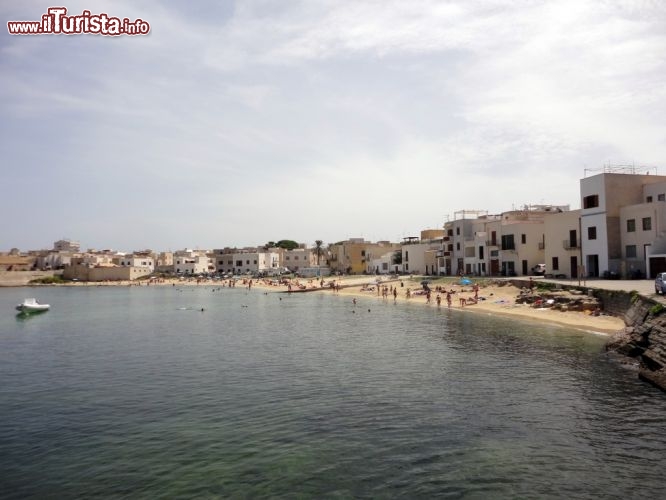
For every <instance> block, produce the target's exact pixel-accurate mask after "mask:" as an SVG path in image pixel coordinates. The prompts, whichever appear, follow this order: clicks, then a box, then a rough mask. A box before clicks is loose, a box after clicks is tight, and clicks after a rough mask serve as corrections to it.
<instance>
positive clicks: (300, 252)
mask: <svg viewBox="0 0 666 500" xmlns="http://www.w3.org/2000/svg"><path fill="white" fill-rule="evenodd" d="M280 258H281V260H280V266H281V267H286V268H287V269H289V270H290V271H294V272H298V271H299V270H301V269H303V268H306V267H313V266H316V265H317V257H316V256H315V255H314V252H313V251H312V250H311V249H308V248H294V249H293V250H284V251H283V252H281V254H280Z"/></svg>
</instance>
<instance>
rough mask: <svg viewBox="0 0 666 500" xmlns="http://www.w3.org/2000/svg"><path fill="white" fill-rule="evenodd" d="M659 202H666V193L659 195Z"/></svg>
mask: <svg viewBox="0 0 666 500" xmlns="http://www.w3.org/2000/svg"><path fill="white" fill-rule="evenodd" d="M657 201H666V193H661V194H658V195H657Z"/></svg>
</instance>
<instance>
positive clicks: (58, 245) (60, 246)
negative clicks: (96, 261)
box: [53, 240, 81, 252]
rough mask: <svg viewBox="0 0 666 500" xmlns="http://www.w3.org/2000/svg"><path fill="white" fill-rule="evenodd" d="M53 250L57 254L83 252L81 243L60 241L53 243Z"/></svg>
mask: <svg viewBox="0 0 666 500" xmlns="http://www.w3.org/2000/svg"><path fill="white" fill-rule="evenodd" d="M53 250H55V251H56V252H78V251H80V250H81V243H79V242H78V241H72V240H58V241H56V242H55V243H53Z"/></svg>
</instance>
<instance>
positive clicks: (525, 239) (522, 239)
mask: <svg viewBox="0 0 666 500" xmlns="http://www.w3.org/2000/svg"><path fill="white" fill-rule="evenodd" d="M520 242H521V243H522V244H523V245H524V244H525V243H527V235H526V234H521V235H520Z"/></svg>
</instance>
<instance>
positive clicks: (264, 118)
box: [0, 0, 666, 251]
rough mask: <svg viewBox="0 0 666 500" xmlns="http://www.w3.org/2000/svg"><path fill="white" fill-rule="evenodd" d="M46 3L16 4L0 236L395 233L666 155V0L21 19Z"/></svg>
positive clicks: (219, 238) (5, 65) (206, 237)
mask: <svg viewBox="0 0 666 500" xmlns="http://www.w3.org/2000/svg"><path fill="white" fill-rule="evenodd" d="M51 5H52V4H51V3H48V2H47V3H45V2H35V1H28V0H25V1H22V2H11V3H10V2H3V3H2V4H0V14H1V15H2V19H3V26H2V31H0V154H1V158H0V165H1V171H0V174H1V175H0V188H1V195H0V210H1V213H2V217H1V218H0V251H7V250H9V249H10V248H11V247H18V248H20V249H22V250H26V249H31V248H48V247H50V246H51V244H52V242H53V241H54V240H57V239H60V238H63V237H66V238H71V239H75V240H79V241H80V242H81V244H82V246H83V247H84V248H88V247H94V248H114V249H117V250H125V251H130V250H133V249H141V248H152V249H155V250H167V249H172V250H175V249H178V248H184V247H195V248H196V247H198V248H218V247H223V246H244V245H260V244H263V243H265V242H267V241H268V240H278V239H293V240H297V241H300V242H304V243H308V244H312V243H313V242H314V240H316V239H322V240H324V241H325V242H326V243H330V242H335V241H339V240H342V239H346V238H349V237H365V238H366V239H370V240H393V241H398V240H400V239H401V238H402V237H404V236H412V235H418V233H419V231H420V230H421V229H424V228H433V227H441V226H442V224H443V223H444V221H445V220H446V217H447V216H452V215H453V213H454V211H456V210H461V209H484V210H488V211H490V212H491V213H498V212H501V211H504V210H510V209H512V208H513V207H518V206H521V205H523V204H539V203H546V204H548V203H552V204H570V205H571V208H578V207H579V206H580V201H579V196H578V186H579V179H580V178H581V177H583V175H584V169H585V168H599V167H602V166H603V165H604V164H608V163H612V164H625V163H635V164H637V165H649V166H658V167H661V168H660V170H659V172H658V173H659V174H666V169H665V168H664V166H665V165H664V159H665V158H666V120H665V119H664V116H665V115H666V2H661V1H658V0H654V1H640V0H634V1H580V0H574V1H565V0H558V1H550V2H545V1H536V0H534V1H531V0H523V1H508V0H504V1H502V0H497V1H474V0H460V1H448V2H447V1H440V0H432V1H430V0H422V1H415V0H409V1H407V0H403V1H390V0H378V1H358V0H348V1H345V0H330V1H327V0H307V1H289V0H274V1H273V0H257V1H249V0H248V1H237V2H231V1H212V0H211V1H197V2H181V1H172V2H157V1H134V0H133V1H130V0H127V1H113V2H104V1H97V0H95V1H90V0H88V1H85V2H81V1H78V0H77V1H68V2H65V3H64V5H65V7H67V8H68V9H69V13H70V14H80V13H81V12H82V11H83V10H84V9H88V10H91V11H92V13H93V14H99V13H102V12H104V13H107V14H109V15H111V16H117V17H121V18H122V17H128V18H130V19H135V18H141V19H143V20H145V21H147V22H149V23H150V26H151V33H150V34H149V35H148V36H136V37H129V36H121V37H104V36H98V35H73V36H64V35H60V36H54V35H50V36H10V35H9V34H8V32H7V27H6V21H11V20H39V19H40V18H41V16H42V14H44V13H45V12H46V10H47V8H48V7H50V6H51ZM58 5H61V4H58Z"/></svg>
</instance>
